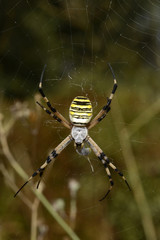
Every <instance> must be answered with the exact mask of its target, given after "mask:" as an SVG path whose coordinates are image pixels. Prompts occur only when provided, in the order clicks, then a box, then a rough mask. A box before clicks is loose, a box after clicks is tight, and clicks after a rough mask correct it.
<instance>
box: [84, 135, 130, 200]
mask: <svg viewBox="0 0 160 240" xmlns="http://www.w3.org/2000/svg"><path fill="white" fill-rule="evenodd" d="M86 141H87V142H88V144H89V145H90V147H91V148H92V150H93V152H94V153H95V155H96V156H97V157H98V158H99V160H100V161H101V162H102V164H103V165H104V167H105V170H106V173H107V175H108V178H109V181H110V188H109V190H108V191H107V193H106V194H105V196H104V197H103V198H102V199H100V201H102V200H104V199H105V198H106V197H107V195H108V194H109V192H110V191H111V189H112V187H113V184H114V183H113V180H112V177H111V174H110V171H109V168H108V166H109V167H111V168H112V169H113V170H114V171H115V172H117V173H118V174H119V176H120V177H121V178H122V179H123V180H124V181H125V183H126V185H127V186H128V188H129V190H131V188H130V186H129V184H128V182H127V180H126V178H125V177H124V175H123V173H122V172H120V171H119V169H118V168H117V167H116V166H115V165H114V164H113V163H111V162H110V160H109V159H108V157H107V156H106V155H105V154H104V152H103V151H102V149H101V148H100V147H99V146H98V145H97V144H96V143H95V142H94V141H93V139H92V138H91V137H90V136H88V137H87V139H86Z"/></svg>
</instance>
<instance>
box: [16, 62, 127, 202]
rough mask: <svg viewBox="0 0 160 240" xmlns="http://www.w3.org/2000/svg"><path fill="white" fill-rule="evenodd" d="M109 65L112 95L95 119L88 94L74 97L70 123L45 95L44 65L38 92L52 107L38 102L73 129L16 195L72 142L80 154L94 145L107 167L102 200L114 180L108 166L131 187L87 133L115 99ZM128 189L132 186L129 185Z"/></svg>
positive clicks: (115, 82)
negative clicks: (106, 189) (106, 185)
mask: <svg viewBox="0 0 160 240" xmlns="http://www.w3.org/2000/svg"><path fill="white" fill-rule="evenodd" d="M109 67H110V70H111V72H112V75H113V79H114V85H113V89H112V92H111V94H110V96H109V98H107V103H106V105H105V106H104V107H103V108H102V109H101V111H100V112H99V113H98V114H97V116H96V117H95V118H93V120H91V118H92V104H91V102H90V100H89V99H88V98H87V97H82V96H78V97H76V98H74V99H73V101H72V103H71V106H70V108H69V117H70V121H71V122H69V121H68V120H66V119H65V118H64V117H63V116H62V115H61V114H60V113H59V112H58V111H57V110H56V109H55V108H54V107H52V105H51V103H50V101H49V100H48V98H47V97H46V96H45V94H44V92H43V90H42V79H43V75H44V71H45V68H46V65H45V67H44V69H43V71H42V74H41V78H40V83H39V92H40V94H41V95H42V97H43V99H44V101H45V102H46V104H47V106H48V108H49V109H50V110H48V109H47V108H45V107H43V106H42V105H41V104H40V103H39V102H37V104H39V106H40V107H41V108H42V109H43V110H44V111H45V112H46V113H48V114H49V115H50V116H51V117H53V118H54V119H55V120H57V121H58V122H60V123H62V124H63V125H64V126H65V127H67V128H68V129H70V131H71V133H70V134H69V135H68V136H67V137H66V138H65V139H64V140H63V141H62V142H61V143H60V144H59V145H58V146H57V147H56V148H55V149H54V150H53V151H52V152H51V154H50V155H49V156H48V157H47V160H46V161H45V162H44V163H43V165H42V166H41V167H40V168H39V169H38V170H37V171H36V172H34V173H33V174H32V176H31V177H30V178H29V179H28V180H27V182H26V183H25V184H23V186H22V187H21V188H20V189H19V190H18V191H17V193H16V194H15V195H14V196H16V195H17V194H18V193H19V192H20V190H21V189H22V188H23V187H24V186H25V185H26V184H27V183H28V182H29V181H30V180H31V179H32V178H33V177H35V176H37V175H39V176H40V180H41V177H42V175H43V173H44V170H45V169H46V167H47V166H48V164H49V163H50V162H51V161H54V159H55V158H56V157H57V156H58V155H59V154H60V153H61V151H62V150H63V149H64V148H65V147H67V146H68V144H69V143H70V142H71V141H74V145H75V148H76V151H77V153H79V154H80V155H83V156H87V155H88V154H89V153H90V148H91V149H92V150H93V152H94V153H95V155H96V156H97V157H98V158H99V160H100V161H101V162H102V164H103V166H104V168H105V170H106V173H107V176H108V178H109V182H110V188H109V189H108V191H107V193H106V194H105V196H104V197H103V198H102V199H101V200H103V199H104V198H105V197H106V196H107V195H108V193H109V192H110V191H111V189H112V187H113V180H112V177H111V173H110V170H109V167H110V168H112V169H113V170H115V171H116V172H117V173H118V174H119V175H120V176H121V177H122V179H123V180H124V181H125V183H126V184H127V186H128V187H129V185H128V182H127V180H126V179H125V177H124V176H123V174H122V172H120V171H119V170H118V169H117V168H116V166H115V165H113V164H112V163H111V162H110V160H109V159H108V157H107V156H106V155H105V154H104V152H103V151H102V149H101V148H100V147H99V146H98V145H97V144H96V143H95V142H94V141H93V139H92V138H91V137H90V136H89V135H88V130H89V129H91V128H92V127H94V126H95V125H96V124H97V123H99V122H100V121H101V120H102V119H104V117H105V116H106V114H107V113H108V112H109V110H110V105H111V102H112V98H113V96H114V93H115V91H116V89H117V81H116V78H115V75H114V72H113V69H112V67H111V65H110V64H109ZM85 145H88V146H89V148H86V147H85ZM40 180H39V182H38V185H37V188H38V186H39V183H40ZM129 189H130V187H129Z"/></svg>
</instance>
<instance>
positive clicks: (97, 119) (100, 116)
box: [88, 63, 117, 129]
mask: <svg viewBox="0 0 160 240" xmlns="http://www.w3.org/2000/svg"><path fill="white" fill-rule="evenodd" d="M108 66H109V68H110V70H111V73H112V76H113V80H114V85H113V89H112V92H111V94H110V96H109V98H107V104H106V105H105V106H104V107H103V108H102V110H101V111H100V112H99V113H98V114H97V116H96V117H95V118H94V119H93V120H92V121H91V122H90V124H89V126H88V129H90V128H92V127H94V126H95V125H96V124H97V123H99V122H100V121H102V119H103V118H105V116H106V115H107V113H108V112H109V111H110V109H111V108H110V105H111V102H112V99H113V96H114V94H115V92H116V89H117V80H116V77H115V74H114V72H113V69H112V67H111V65H110V64H109V63H108Z"/></svg>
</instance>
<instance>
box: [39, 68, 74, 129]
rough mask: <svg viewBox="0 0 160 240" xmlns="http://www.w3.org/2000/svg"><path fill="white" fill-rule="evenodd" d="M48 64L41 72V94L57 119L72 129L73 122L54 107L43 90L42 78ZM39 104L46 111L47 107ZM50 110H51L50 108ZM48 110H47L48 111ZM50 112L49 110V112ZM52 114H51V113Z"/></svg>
mask: <svg viewBox="0 0 160 240" xmlns="http://www.w3.org/2000/svg"><path fill="white" fill-rule="evenodd" d="M46 66H47V65H45V66H44V68H43V71H42V74H41V78H40V82H39V92H40V94H41V96H42V97H43V99H44V101H45V102H46V104H47V106H48V107H49V108H50V110H51V111H52V112H53V115H54V116H55V119H56V120H57V121H58V122H61V123H62V124H63V125H64V126H65V127H67V128H69V129H71V124H70V123H69V122H68V121H67V120H66V119H65V118H64V117H63V116H62V115H61V114H60V113H59V112H58V111H57V110H56V109H55V108H54V107H52V105H51V103H50V101H49V100H48V98H47V97H46V96H45V94H44V92H43V90H42V80H43V76H44V72H45V69H46ZM37 104H39V105H40V106H41V107H42V108H43V109H44V110H45V111H46V110H47V109H45V108H44V107H43V106H42V105H41V104H40V103H39V102H37ZM48 111H49V110H48ZM46 112H47V111H46ZM47 113H49V112H47ZM50 115H51V114H50Z"/></svg>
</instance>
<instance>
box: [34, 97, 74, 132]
mask: <svg viewBox="0 0 160 240" xmlns="http://www.w3.org/2000/svg"><path fill="white" fill-rule="evenodd" d="M36 103H37V104H38V105H39V106H40V107H41V108H42V109H43V110H44V111H45V112H46V113H48V114H49V115H50V116H51V117H53V118H54V119H55V120H57V121H58V122H60V123H62V124H63V125H64V126H65V127H67V128H68V124H66V122H64V121H63V120H62V118H59V117H57V116H56V115H55V114H54V113H52V112H51V111H49V110H48V109H47V108H45V107H44V106H43V105H42V104H40V103H39V102H38V101H37V102H36ZM69 128H70V126H69Z"/></svg>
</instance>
